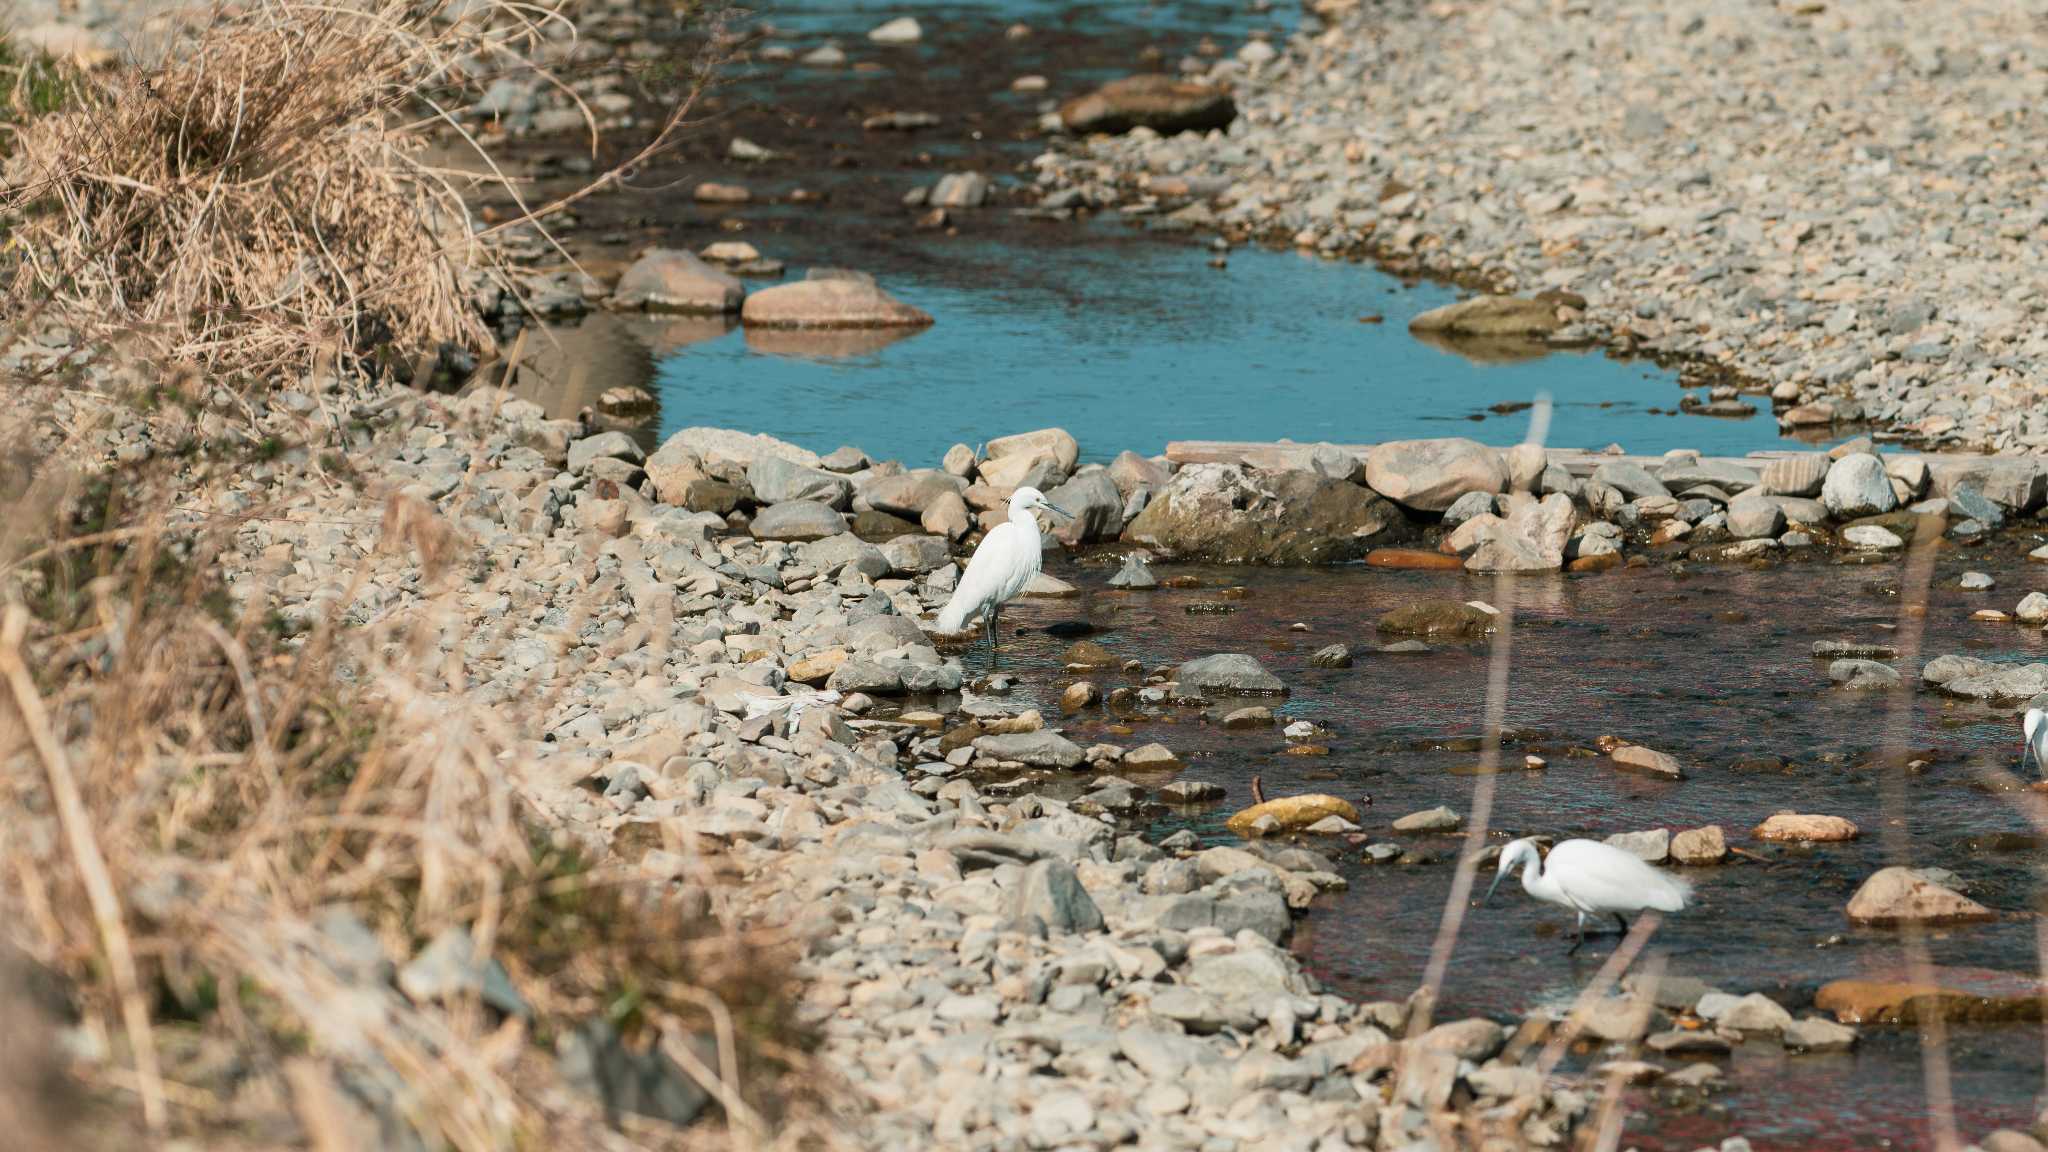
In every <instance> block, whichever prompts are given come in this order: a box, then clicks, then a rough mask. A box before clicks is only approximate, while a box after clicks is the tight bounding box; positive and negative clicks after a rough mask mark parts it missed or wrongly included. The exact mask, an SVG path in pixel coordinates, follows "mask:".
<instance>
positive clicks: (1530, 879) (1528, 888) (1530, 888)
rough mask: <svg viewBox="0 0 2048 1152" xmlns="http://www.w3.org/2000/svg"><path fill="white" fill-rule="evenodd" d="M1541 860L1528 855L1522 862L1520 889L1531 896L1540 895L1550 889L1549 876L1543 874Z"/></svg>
mask: <svg viewBox="0 0 2048 1152" xmlns="http://www.w3.org/2000/svg"><path fill="white" fill-rule="evenodd" d="M1542 869H1543V860H1542V858H1541V857H1539V856H1533V855H1532V856H1530V857H1529V858H1528V859H1527V860H1525V861H1523V862H1522V890H1523V891H1524V892H1527V893H1528V894H1529V895H1531V896H1537V897H1541V896H1543V895H1544V894H1545V893H1547V892H1549V891H1550V889H1551V883H1550V877H1548V876H1545V875H1543V871H1542Z"/></svg>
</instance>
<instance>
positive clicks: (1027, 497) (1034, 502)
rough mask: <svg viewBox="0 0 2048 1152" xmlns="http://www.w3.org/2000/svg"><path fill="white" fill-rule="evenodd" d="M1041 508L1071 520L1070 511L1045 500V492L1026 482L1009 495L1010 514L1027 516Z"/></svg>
mask: <svg viewBox="0 0 2048 1152" xmlns="http://www.w3.org/2000/svg"><path fill="white" fill-rule="evenodd" d="M1041 508H1043V509H1045V510H1046V511H1047V512H1050V513H1052V514H1053V515H1055V516H1063V517H1065V518H1066V519H1068V520H1072V519H1073V518H1074V517H1073V515H1072V514H1071V513H1069V512H1067V511H1066V509H1064V508H1061V507H1059V506H1058V505H1056V504H1054V503H1052V502H1051V501H1050V500H1047V499H1046V498H1045V493H1043V492H1040V491H1039V490H1038V489H1036V488H1033V487H1031V486H1030V485H1028V484H1027V485H1025V486H1024V487H1022V488H1019V489H1017V491H1016V492H1015V493H1013V494H1012V495H1011V496H1010V515H1012V516H1018V515H1024V516H1029V515H1031V514H1032V513H1033V512H1036V511H1038V510H1039V509H1041Z"/></svg>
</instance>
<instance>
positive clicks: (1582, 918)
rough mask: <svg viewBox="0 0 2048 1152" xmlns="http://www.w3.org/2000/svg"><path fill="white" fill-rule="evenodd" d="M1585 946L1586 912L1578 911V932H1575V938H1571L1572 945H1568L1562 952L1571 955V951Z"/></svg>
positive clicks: (1573, 951)
mask: <svg viewBox="0 0 2048 1152" xmlns="http://www.w3.org/2000/svg"><path fill="white" fill-rule="evenodd" d="M1585 946H1586V914H1585V913H1583V912H1581V913H1579V929H1578V933H1577V939H1575V940H1573V941H1572V946H1571V947H1569V948H1567V949H1565V951H1564V954H1565V955H1567V956H1570V955H1572V954H1573V953H1575V952H1577V951H1578V950H1579V949H1581V948H1584V947H1585Z"/></svg>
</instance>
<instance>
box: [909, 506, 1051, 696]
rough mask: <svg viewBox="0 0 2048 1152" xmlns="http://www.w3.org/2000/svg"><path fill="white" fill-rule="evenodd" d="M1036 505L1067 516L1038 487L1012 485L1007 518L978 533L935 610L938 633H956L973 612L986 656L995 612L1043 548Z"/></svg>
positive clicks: (1034, 567)
mask: <svg viewBox="0 0 2048 1152" xmlns="http://www.w3.org/2000/svg"><path fill="white" fill-rule="evenodd" d="M1040 508H1043V509H1045V510H1046V511H1047V512H1051V513H1053V514H1054V515H1058V516H1065V517H1067V519H1069V520H1071V519H1073V517H1072V516H1071V515H1069V514H1068V513H1066V512H1064V511H1062V510H1060V509H1059V508H1056V507H1054V506H1053V505H1052V504H1051V503H1049V502H1047V500H1046V498H1045V494H1044V493H1042V492H1040V491H1039V490H1038V489H1036V488H1031V487H1024V488H1019V489H1017V491H1016V492H1015V493H1014V494H1012V495H1011V497H1010V519H1009V520H1008V522H1006V523H1002V524H998V525H996V526H995V527H994V528H992V529H990V530H989V533H988V535H986V536H984V537H982V538H981V543H980V544H979V545H977V546H976V547H975V549H974V556H973V557H972V558H971V559H969V560H968V561H967V571H966V572H965V573H963V574H962V575H961V577H960V583H959V585H958V586H956V587H955V588H954V589H953V598H952V599H950V600H948V601H946V606H945V607H944V608H942V609H940V610H939V619H938V629H939V631H941V632H958V631H960V630H961V629H963V628H965V627H967V622H968V621H969V620H970V619H972V618H973V617H974V616H975V615H976V614H977V613H979V614H980V616H981V623H982V627H983V628H984V629H985V630H986V631H987V632H988V654H989V659H990V660H991V661H993V660H994V659H995V655H996V617H997V615H999V614H1000V613H1001V612H1002V610H1003V605H1005V604H1007V603H1009V602H1010V601H1011V600H1014V599H1016V598H1017V594H1018V593H1020V592H1022V591H1024V586H1025V585H1026V584H1029V583H1031V578H1032V577H1034V576H1036V575H1038V565H1039V562H1040V556H1041V553H1042V551H1043V549H1044V547H1045V545H1044V537H1043V535H1042V534H1041V533H1040V532H1039V528H1038V516H1037V515H1036V513H1037V510H1038V509H1040Z"/></svg>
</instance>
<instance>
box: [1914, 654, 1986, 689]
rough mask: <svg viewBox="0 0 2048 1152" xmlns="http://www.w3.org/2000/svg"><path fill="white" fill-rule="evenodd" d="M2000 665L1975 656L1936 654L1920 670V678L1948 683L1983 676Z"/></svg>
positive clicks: (1931, 682) (1938, 682)
mask: <svg viewBox="0 0 2048 1152" xmlns="http://www.w3.org/2000/svg"><path fill="white" fill-rule="evenodd" d="M1997 668H1998V665H1996V664H1993V663H1992V662H1991V661H1989V660H1980V659H1978V658H1977V657H1975V656H1936V657H1935V658H1934V659H1932V660H1929V661H1928V662H1927V666H1926V667H1925V668H1922V669H1921V670H1920V678H1921V679H1922V680H1925V681H1927V682H1928V683H1929V684H1946V683H1948V682H1949V681H1951V680H1960V679H1963V678H1965V677H1971V676H1982V675H1984V674H1986V673H1988V672H1993V671H1996V670H1997Z"/></svg>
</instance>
